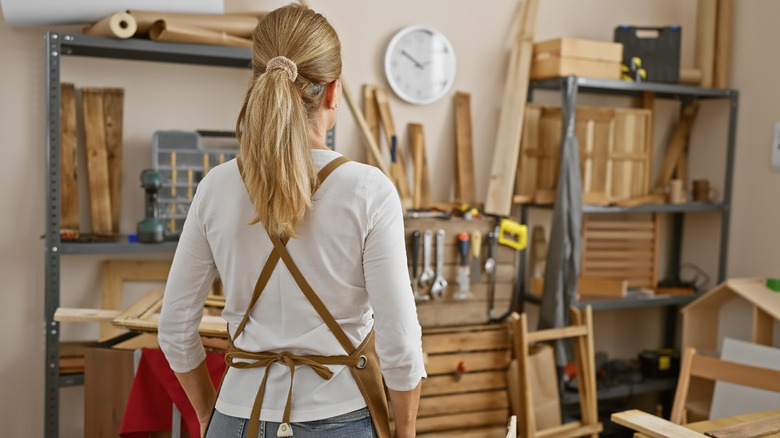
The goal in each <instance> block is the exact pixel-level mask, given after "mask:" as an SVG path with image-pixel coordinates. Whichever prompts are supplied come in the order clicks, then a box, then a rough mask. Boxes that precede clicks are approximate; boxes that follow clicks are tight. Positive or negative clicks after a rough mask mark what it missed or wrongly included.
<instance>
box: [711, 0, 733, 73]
mask: <svg viewBox="0 0 780 438" xmlns="http://www.w3.org/2000/svg"><path fill="white" fill-rule="evenodd" d="M733 11H734V0H718V18H717V23H716V29H715V67H714V68H715V72H714V77H713V86H714V87H716V88H728V87H729V65H730V64H731V27H732V15H733Z"/></svg>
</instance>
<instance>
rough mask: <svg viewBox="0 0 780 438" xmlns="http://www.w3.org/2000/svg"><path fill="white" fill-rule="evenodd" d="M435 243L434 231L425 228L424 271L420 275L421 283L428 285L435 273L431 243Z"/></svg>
mask: <svg viewBox="0 0 780 438" xmlns="http://www.w3.org/2000/svg"><path fill="white" fill-rule="evenodd" d="M432 244H433V231H431V230H425V232H424V233H423V271H422V274H421V275H420V281H419V285H420V286H422V287H428V286H430V285H431V282H432V281H433V277H434V273H433V268H432V267H431V245H432Z"/></svg>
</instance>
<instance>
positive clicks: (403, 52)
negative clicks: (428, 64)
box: [401, 50, 423, 70]
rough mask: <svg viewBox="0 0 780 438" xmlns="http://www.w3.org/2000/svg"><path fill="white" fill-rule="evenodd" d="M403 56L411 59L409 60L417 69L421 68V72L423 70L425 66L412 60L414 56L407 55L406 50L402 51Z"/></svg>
mask: <svg viewBox="0 0 780 438" xmlns="http://www.w3.org/2000/svg"><path fill="white" fill-rule="evenodd" d="M401 54H402V55H404V56H406V57H407V58H409V60H411V61H412V62H413V63H414V65H415V67H417V68H419V69H420V70H422V69H423V65H422V64H420V63H419V62H418V61H417V60H416V59H414V58H412V55H410V54H408V53H406V50H401Z"/></svg>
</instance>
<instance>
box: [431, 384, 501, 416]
mask: <svg viewBox="0 0 780 438" xmlns="http://www.w3.org/2000/svg"><path fill="white" fill-rule="evenodd" d="M508 406H509V399H508V398H507V391H506V390H497V391H483V392H469V393H463V394H454V395H441V396H433V397H422V398H421V399H420V407H419V409H418V410H417V418H421V417H431V416H434V415H446V414H456V413H461V412H477V411H487V410H495V409H506V408H507V407H508Z"/></svg>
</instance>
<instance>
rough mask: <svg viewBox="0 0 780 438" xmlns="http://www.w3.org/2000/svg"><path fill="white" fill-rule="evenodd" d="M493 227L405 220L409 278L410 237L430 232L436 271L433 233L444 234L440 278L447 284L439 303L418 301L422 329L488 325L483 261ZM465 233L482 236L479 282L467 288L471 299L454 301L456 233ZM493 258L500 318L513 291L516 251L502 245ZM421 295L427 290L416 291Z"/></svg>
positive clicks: (490, 222) (480, 222)
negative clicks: (440, 230)
mask: <svg viewBox="0 0 780 438" xmlns="http://www.w3.org/2000/svg"><path fill="white" fill-rule="evenodd" d="M495 226H496V221H495V220H494V219H492V218H483V219H473V220H464V219H461V218H452V219H448V220H442V219H409V218H407V219H406V220H405V228H406V244H407V246H406V247H407V261H408V263H409V276H410V277H411V275H412V274H411V273H412V269H411V264H412V255H411V240H412V233H413V232H414V231H419V232H420V234H421V235H422V234H423V233H424V231H425V230H431V231H432V232H433V242H432V250H431V266H432V267H433V269H434V271H435V270H436V231H437V230H439V229H443V230H444V231H445V233H446V237H445V238H446V240H445V242H446V244H445V251H444V253H445V259H444V278H445V279H446V280H447V283H448V284H447V289H446V292H445V293H444V296H443V297H442V298H441V299H436V300H428V301H418V302H417V317H418V319H419V321H420V325H421V326H422V327H423V328H428V327H446V326H453V325H466V324H486V323H487V322H488V321H489V319H490V318H489V315H488V312H489V300H488V297H489V290H490V276H489V275H488V274H487V272H485V269H484V266H485V260H486V258H487V252H488V251H487V242H488V238H487V235H488V232H490V231H492V230H493V229H494V228H495ZM462 231H466V232H468V233H469V235H471V233H472V232H474V231H479V232H480V233H481V235H482V244H481V250H480V263H479V265H480V270H479V273H478V275H479V277H480V280H479V282H478V283H476V284H470V286H469V289H470V291H471V293H472V295H473V298H469V299H454V298H453V295H454V294H455V292H457V291H458V290H459V287H458V281H457V276H458V260H459V252H458V233H460V232H462ZM422 240H423V239H422V237H420V253H419V254H420V256H419V263H418V266H417V275H418V277H419V276H420V274H421V273H422V264H423V245H422ZM496 249H497V251H496V252H497V254H496V255H495V258H496V284H495V304H494V305H495V314H496V315H501V314H504V313H506V312H507V311H508V310H509V306H510V302H511V300H512V293H513V291H514V281H515V274H516V268H515V260H516V257H517V251H516V250H514V249H512V248H510V247H508V246H504V245H497V246H496ZM471 257H472V251H471V248H469V261H471ZM420 293H421V294H428V290H427V289H425V288H420Z"/></svg>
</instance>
